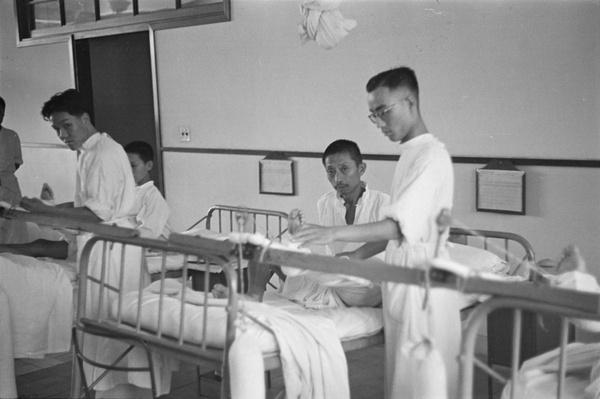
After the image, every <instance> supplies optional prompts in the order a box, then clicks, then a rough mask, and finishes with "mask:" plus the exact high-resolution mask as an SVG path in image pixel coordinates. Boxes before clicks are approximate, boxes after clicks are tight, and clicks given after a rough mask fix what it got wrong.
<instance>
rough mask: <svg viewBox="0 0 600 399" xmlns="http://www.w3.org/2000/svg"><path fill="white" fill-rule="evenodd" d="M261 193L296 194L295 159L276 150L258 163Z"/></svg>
mask: <svg viewBox="0 0 600 399" xmlns="http://www.w3.org/2000/svg"><path fill="white" fill-rule="evenodd" d="M258 168H259V169H258V175H259V182H258V186H259V192H260V194H278V195H295V178H294V161H293V160H291V159H289V158H288V157H286V156H285V154H284V153H281V152H274V153H271V154H269V155H267V156H266V157H265V158H264V159H261V160H260V161H259V163H258Z"/></svg>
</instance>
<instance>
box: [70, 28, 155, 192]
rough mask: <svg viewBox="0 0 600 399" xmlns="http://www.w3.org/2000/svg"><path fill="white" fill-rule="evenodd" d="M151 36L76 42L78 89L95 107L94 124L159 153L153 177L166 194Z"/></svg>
mask: <svg viewBox="0 0 600 399" xmlns="http://www.w3.org/2000/svg"><path fill="white" fill-rule="evenodd" d="M149 34H150V33H149V32H148V31H144V32H135V33H126V34H120V35H112V36H104V37H93V38H86V39H77V40H75V79H76V83H77V90H79V91H80V92H81V93H82V94H83V95H84V96H86V97H88V101H90V104H92V106H93V115H91V117H92V121H93V123H94V126H96V128H97V129H98V130H99V131H100V132H106V133H108V134H109V135H110V136H111V137H112V138H113V139H115V141H117V142H118V143H119V144H121V145H123V146H125V145H126V144H127V143H129V142H131V141H134V140H143V141H146V142H148V143H149V144H150V145H152V148H153V149H154V168H153V169H152V171H151V174H150V177H151V178H152V180H154V183H155V185H156V186H157V187H158V189H159V190H160V191H161V192H163V193H164V190H163V186H164V185H163V173H162V153H161V151H160V140H159V136H158V132H157V131H156V129H155V115H154V96H153V80H152V65H151V62H152V59H151V53H150V38H149Z"/></svg>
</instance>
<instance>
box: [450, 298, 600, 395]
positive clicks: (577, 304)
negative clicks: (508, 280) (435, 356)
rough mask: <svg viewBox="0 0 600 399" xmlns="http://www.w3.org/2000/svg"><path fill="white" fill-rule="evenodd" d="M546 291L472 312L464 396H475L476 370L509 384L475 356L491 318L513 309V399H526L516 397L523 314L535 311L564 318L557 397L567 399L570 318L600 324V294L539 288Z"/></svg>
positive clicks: (462, 374)
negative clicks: (554, 297)
mask: <svg viewBox="0 0 600 399" xmlns="http://www.w3.org/2000/svg"><path fill="white" fill-rule="evenodd" d="M538 288H539V289H542V290H545V291H546V292H547V294H545V295H543V296H542V297H539V298H537V300H536V299H534V298H530V299H523V298H515V297H512V296H511V295H505V296H498V297H493V298H491V299H489V300H488V301H486V302H484V303H482V304H481V305H479V306H477V307H476V308H475V309H474V311H473V312H472V314H471V316H470V317H469V320H468V321H467V326H466V328H465V330H464V331H463V340H462V346H461V357H460V363H461V367H460V377H459V378H460V397H461V398H466V399H469V398H472V395H473V373H474V367H475V366H476V367H478V368H479V369H481V370H482V371H483V372H485V373H486V374H488V375H489V376H491V377H492V378H495V379H497V380H498V381H500V382H501V383H502V384H505V383H506V382H507V381H508V379H507V377H506V376H505V375H501V374H500V373H498V372H496V371H495V370H494V369H493V368H492V367H490V366H489V365H487V364H485V363H484V362H482V361H480V360H479V359H477V358H476V357H475V353H474V352H475V347H476V339H477V334H478V332H479V330H480V328H481V325H482V324H483V323H484V322H485V321H486V319H488V316H489V315H490V314H491V313H492V312H493V311H497V310H511V311H512V312H513V333H512V346H511V348H505V351H507V352H510V353H511V364H510V376H509V379H510V380H511V381H512V383H511V386H510V398H511V399H516V398H523V396H516V387H517V384H515V383H514V381H516V380H517V373H518V370H519V367H520V365H521V364H522V360H523V359H522V358H521V347H522V344H523V343H522V315H523V312H532V313H535V314H544V315H554V316H556V317H558V318H559V319H560V341H559V344H558V345H557V347H559V348H560V358H559V359H560V360H559V371H558V383H557V389H556V396H554V397H555V398H558V399H560V398H564V397H565V390H564V387H565V375H566V367H565V366H566V354H565V348H566V346H567V343H568V341H569V335H570V327H571V325H570V322H569V319H570V318H579V319H586V320H595V321H600V309H599V307H598V304H599V303H600V295H598V294H594V293H585V292H580V291H573V290H567V289H560V288H551V287H547V286H546V287H538ZM549 295H560V296H561V299H560V300H557V301H552V303H550V301H548V296H549Z"/></svg>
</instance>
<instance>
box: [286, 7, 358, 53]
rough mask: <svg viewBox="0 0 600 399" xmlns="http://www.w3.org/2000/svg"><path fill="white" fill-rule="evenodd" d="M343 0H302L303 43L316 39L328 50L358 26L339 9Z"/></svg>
mask: <svg viewBox="0 0 600 399" xmlns="http://www.w3.org/2000/svg"><path fill="white" fill-rule="evenodd" d="M341 2H342V0H302V4H301V5H300V10H301V12H302V15H304V19H303V20H302V22H301V23H300V24H299V25H298V33H299V34H300V38H301V39H302V44H305V43H307V42H308V41H310V40H314V41H316V42H317V44H318V45H319V46H321V47H323V48H324V49H326V50H330V49H332V48H334V47H335V46H337V45H338V44H339V43H340V42H341V41H342V39H343V38H344V37H346V35H348V33H349V32H350V31H351V30H352V29H354V28H355V27H356V21H355V20H353V19H346V18H344V16H343V15H342V13H341V12H340V11H339V10H338V7H339V6H340V3H341Z"/></svg>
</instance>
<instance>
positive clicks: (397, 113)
mask: <svg viewBox="0 0 600 399" xmlns="http://www.w3.org/2000/svg"><path fill="white" fill-rule="evenodd" d="M366 89H367V102H368V104H369V110H370V111H371V114H370V115H369V119H370V120H371V121H372V122H373V123H374V124H376V125H377V127H378V128H379V129H380V130H381V131H382V133H383V134H384V135H385V136H386V137H388V138H389V140H390V141H392V142H397V143H399V144H400V146H399V150H400V154H401V156H400V160H399V161H398V164H397V167H396V172H395V174H394V178H393V182H392V188H391V205H390V206H389V207H385V208H384V209H383V210H382V217H383V219H382V220H381V221H378V222H374V223H368V224H362V225H352V226H338V227H322V226H311V225H307V226H304V227H302V228H300V230H299V232H298V233H296V234H295V236H294V239H295V240H296V241H299V242H303V243H304V245H307V244H316V243H321V244H326V243H330V242H334V241H363V242H367V244H365V245H364V246H363V247H362V248H361V249H359V250H357V251H356V254H357V257H359V258H365V257H366V256H367V255H369V251H372V248H377V249H378V248H379V245H381V242H382V241H386V242H387V248H386V262H387V263H389V264H391V265H397V266H403V267H412V268H418V267H422V266H423V265H424V264H426V262H427V260H428V259H430V258H432V257H434V255H435V253H436V247H437V245H436V243H437V242H438V240H440V243H441V247H442V248H441V249H442V251H441V252H442V253H441V255H446V256H447V254H445V251H444V244H445V241H446V238H447V233H444V234H442V236H441V237H438V226H437V224H436V219H437V217H438V215H439V214H440V212H441V211H442V210H443V209H448V210H450V209H451V208H452V196H453V187H454V177H453V170H452V161H451V159H450V155H449V154H448V151H447V150H446V148H445V146H444V145H443V144H442V143H441V142H440V141H438V140H437V138H435V137H434V136H433V135H432V134H430V133H429V131H428V129H427V127H426V125H425V122H424V121H423V119H422V117H421V113H420V109H419V87H418V83H417V78H416V76H415V73H414V72H413V71H412V70H411V69H410V68H407V67H400V68H395V69H392V70H389V71H385V72H382V73H380V74H378V75H376V76H374V77H372V78H371V79H370V80H369V82H368V83H367V87H366ZM382 296H383V311H384V312H383V313H384V325H385V345H386V360H385V368H386V372H385V397H386V398H403V399H410V398H413V397H417V396H419V395H424V396H420V397H433V395H435V394H436V393H435V392H434V391H435V390H436V388H438V387H441V386H443V384H440V383H438V381H440V380H441V379H443V377H444V376H443V375H439V374H438V375H435V376H431V381H430V383H429V384H420V383H418V382H417V381H419V379H420V378H422V377H423V376H422V375H419V373H421V372H422V371H424V370H423V369H422V368H420V367H419V366H420V365H421V364H422V362H421V361H420V360H421V359H419V357H418V356H417V355H418V354H419V352H420V353H421V354H422V353H423V351H419V350H414V349H415V348H417V346H418V345H419V344H421V343H426V344H427V347H428V348H431V346H430V345H429V343H431V342H432V343H433V345H434V346H435V347H436V348H437V349H438V350H439V352H440V353H441V355H442V358H443V363H444V364H445V370H446V377H447V378H446V380H447V382H448V387H447V392H444V394H446V393H447V395H448V397H450V398H454V397H456V395H457V391H456V385H457V380H458V378H457V370H458V363H457V361H456V358H457V355H458V350H459V347H460V338H461V334H460V309H459V304H458V300H457V294H456V293H454V292H451V291H450V290H446V289H439V288H437V289H431V290H430V292H429V295H428V298H429V305H430V306H429V309H430V311H429V312H426V311H424V310H423V304H424V300H425V298H426V292H425V289H423V288H421V287H418V286H413V285H405V284H396V283H385V284H383V285H382ZM426 352H427V351H426ZM442 366H443V365H442ZM428 371H431V369H430V370H428ZM438 371H439V370H438ZM421 381H422V380H421ZM425 385H427V386H425ZM423 390H429V391H428V392H427V391H426V392H425V393H424V392H423ZM440 391H441V389H438V391H437V393H439V392H440Z"/></svg>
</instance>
